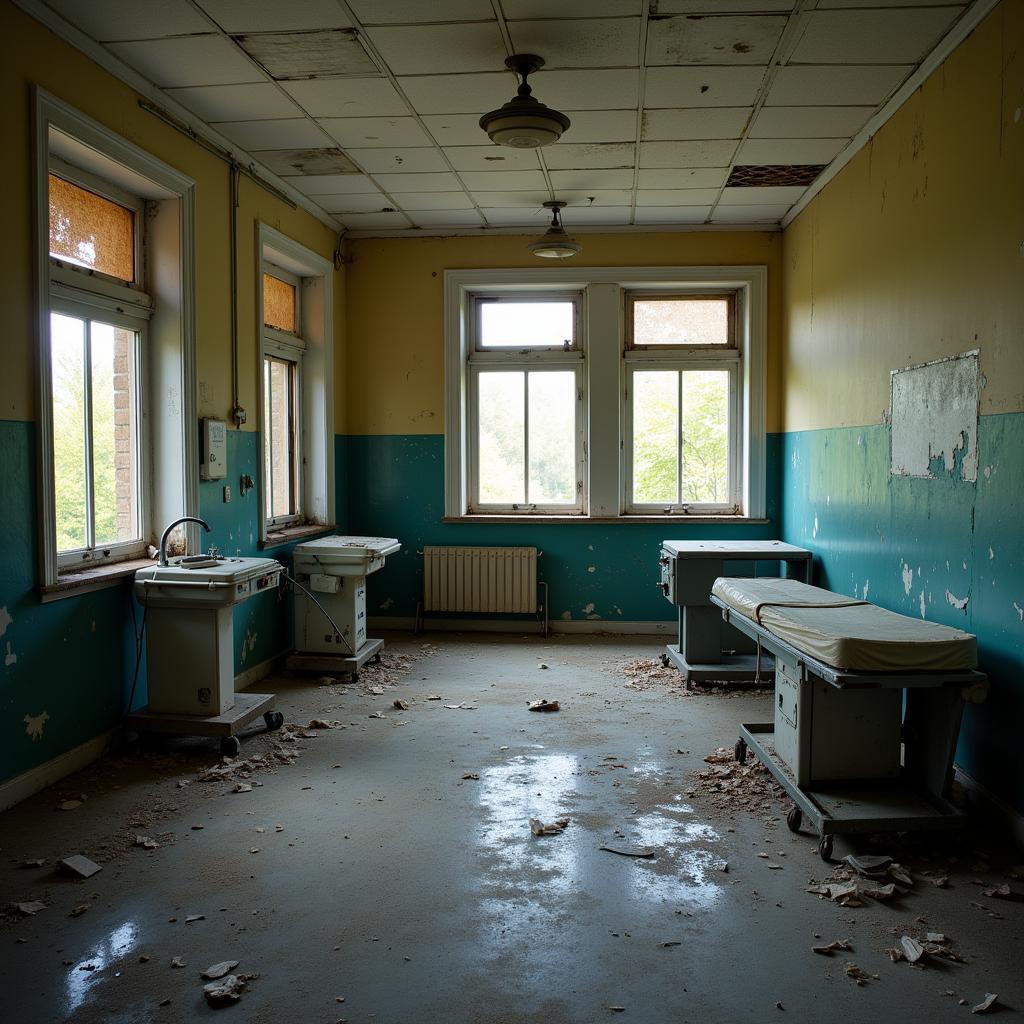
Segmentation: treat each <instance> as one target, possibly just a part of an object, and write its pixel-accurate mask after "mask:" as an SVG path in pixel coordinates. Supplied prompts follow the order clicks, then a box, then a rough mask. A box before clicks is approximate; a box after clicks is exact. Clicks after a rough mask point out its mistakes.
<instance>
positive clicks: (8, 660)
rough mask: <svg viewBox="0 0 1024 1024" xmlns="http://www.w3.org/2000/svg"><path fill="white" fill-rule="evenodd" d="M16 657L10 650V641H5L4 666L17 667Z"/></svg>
mask: <svg viewBox="0 0 1024 1024" xmlns="http://www.w3.org/2000/svg"><path fill="white" fill-rule="evenodd" d="M17 663H18V656H17V655H16V654H15V653H14V651H12V650H11V641H10V640H8V641H7V653H6V654H5V655H4V664H5V665H6V666H7V667H8V668H10V667H11V666H12V665H17Z"/></svg>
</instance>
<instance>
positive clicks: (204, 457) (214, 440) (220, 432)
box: [199, 417, 228, 480]
mask: <svg viewBox="0 0 1024 1024" xmlns="http://www.w3.org/2000/svg"><path fill="white" fill-rule="evenodd" d="M200 422H201V424H202V449H201V452H200V462H199V476H200V477H201V478H202V479H203V480H223V479H224V477H226V476H227V475H228V425H227V424H226V423H225V422H224V421H223V420H214V419H210V418H209V417H205V418H204V419H202V420H201V421H200Z"/></svg>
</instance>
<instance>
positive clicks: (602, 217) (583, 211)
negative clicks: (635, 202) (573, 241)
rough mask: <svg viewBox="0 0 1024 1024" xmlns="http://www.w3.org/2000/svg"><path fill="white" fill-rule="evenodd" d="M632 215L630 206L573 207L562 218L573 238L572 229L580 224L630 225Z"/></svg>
mask: <svg viewBox="0 0 1024 1024" xmlns="http://www.w3.org/2000/svg"><path fill="white" fill-rule="evenodd" d="M545 212H547V211H545ZM632 214H633V211H632V210H631V209H630V207H628V206H571V207H567V208H566V209H565V210H564V211H563V214H562V217H563V222H564V224H565V230H566V231H567V232H568V233H569V235H570V236H571V235H572V229H573V228H574V227H575V226H577V225H579V224H628V223H629V222H630V219H631V217H632Z"/></svg>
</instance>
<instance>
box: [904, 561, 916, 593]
mask: <svg viewBox="0 0 1024 1024" xmlns="http://www.w3.org/2000/svg"><path fill="white" fill-rule="evenodd" d="M913 585H914V570H913V569H911V568H910V566H909V565H907V563H906V562H904V563H903V592H904V593H905V594H909V593H910V588H911V587H912V586H913Z"/></svg>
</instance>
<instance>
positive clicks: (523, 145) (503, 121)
mask: <svg viewBox="0 0 1024 1024" xmlns="http://www.w3.org/2000/svg"><path fill="white" fill-rule="evenodd" d="M543 66H544V58H543V57H538V56H537V55H536V54H535V53H514V54H512V56H511V57H507V58H506V59H505V67H507V68H509V69H510V70H512V71H514V72H515V73H516V74H517V75H519V77H520V78H521V79H522V83H521V84H520V86H519V89H518V91H517V92H516V95H515V96H513V97H512V99H510V100H509V101H508V103H506V104H504V106H501V107H499V108H498V109H497V110H492V111H491V112H490V113H488V114H484V116H483V117H481V118H480V127H481V128H483V130H484V131H485V132H487V135H488V138H490V140H491V142H493V143H495V145H498V146H511V147H513V148H514V149H538V148H539V147H541V146H550V145H551V143H552V142H557V141H558V140H559V139H560V138H561V137H562V132H564V131H565V130H566V129H567V128H568V127H569V125H570V123H571V122H570V121H569V118H568V117H566V116H565V114H563V113H562V112H561V111H560V110H552V109H551V107H547V106H545V105H544V104H543V103H541V102H540V100H538V99H536V98H535V97H534V96H532V95H531V93H532V92H533V90H532V89H531V88H530V86H529V84H528V83H527V81H526V80H527V78H528V77H529V76H530V75H532V74H533V73H534V72H535V71H537V70H538V69H540V68H542V67H543Z"/></svg>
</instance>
